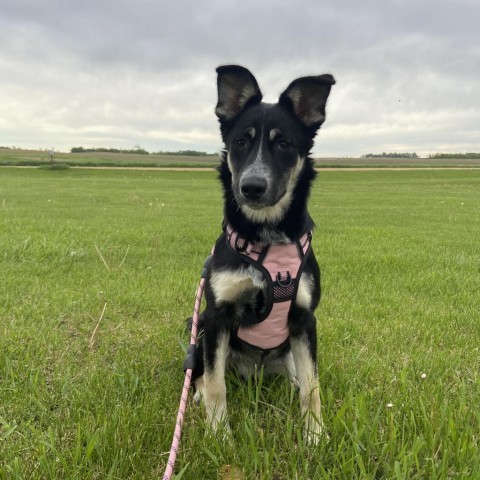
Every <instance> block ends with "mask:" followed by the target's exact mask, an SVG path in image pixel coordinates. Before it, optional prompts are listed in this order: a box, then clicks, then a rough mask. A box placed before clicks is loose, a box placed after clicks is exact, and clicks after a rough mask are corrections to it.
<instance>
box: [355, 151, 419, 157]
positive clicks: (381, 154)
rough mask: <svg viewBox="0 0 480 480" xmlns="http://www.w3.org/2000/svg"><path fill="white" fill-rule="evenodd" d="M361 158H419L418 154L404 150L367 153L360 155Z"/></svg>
mask: <svg viewBox="0 0 480 480" xmlns="http://www.w3.org/2000/svg"><path fill="white" fill-rule="evenodd" d="M362 158H419V157H418V155H417V154H416V153H415V152H413V153H409V152H405V153H393V152H391V153H387V152H383V153H367V154H366V155H362Z"/></svg>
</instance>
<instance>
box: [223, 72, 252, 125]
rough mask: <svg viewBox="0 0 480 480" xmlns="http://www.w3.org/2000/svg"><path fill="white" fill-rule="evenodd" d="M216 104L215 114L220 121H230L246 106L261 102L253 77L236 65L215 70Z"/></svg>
mask: <svg viewBox="0 0 480 480" xmlns="http://www.w3.org/2000/svg"><path fill="white" fill-rule="evenodd" d="M217 74H218V77H217V87H218V103H217V106H216V107H215V113H216V115H217V117H218V118H219V119H220V120H231V119H232V118H234V117H236V116H237V115H238V114H239V113H240V112H241V111H242V110H243V109H244V108H245V107H246V106H247V104H248V105H252V104H255V103H260V102H261V101H262V92H260V88H259V87H258V84H257V81H256V80H255V77H254V76H253V75H252V74H251V73H250V71H249V70H247V69H246V68H243V67H240V66H238V65H223V66H221V67H218V68H217Z"/></svg>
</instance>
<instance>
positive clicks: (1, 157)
mask: <svg viewBox="0 0 480 480" xmlns="http://www.w3.org/2000/svg"><path fill="white" fill-rule="evenodd" d="M218 161H219V160H218V157H217V156H205V157H194V156H176V155H141V154H131V153H57V154H56V157H55V162H56V163H61V164H62V163H63V164H67V165H71V166H84V167H88V166H94V167H114V166H116V167H215V166H216V165H218ZM49 164H50V158H49V156H48V154H47V153H46V152H43V151H36V150H7V149H0V166H1V165H11V166H15V165H16V166H41V165H49ZM316 164H317V167H320V168H322V167H339V168H352V167H480V159H478V158H472V159H461V160H459V159H429V158H418V159H408V158H336V157H327V158H317V159H316Z"/></svg>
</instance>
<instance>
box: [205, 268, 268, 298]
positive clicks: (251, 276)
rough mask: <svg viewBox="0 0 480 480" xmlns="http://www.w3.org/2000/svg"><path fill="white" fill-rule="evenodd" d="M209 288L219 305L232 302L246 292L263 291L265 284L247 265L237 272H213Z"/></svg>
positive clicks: (260, 275)
mask: <svg viewBox="0 0 480 480" xmlns="http://www.w3.org/2000/svg"><path fill="white" fill-rule="evenodd" d="M210 286H211V287H212V290H213V294H214V296H215V301H216V302H217V303H219V302H234V301H235V300H237V299H238V298H240V297H241V296H242V295H244V294H245V293H246V292H247V291H251V290H261V289H264V288H266V286H267V284H266V282H265V280H264V278H263V276H262V274H261V273H260V272H259V271H258V270H257V269H256V268H254V267H252V266H251V265H249V266H248V267H245V268H240V269H238V270H221V271H219V272H213V273H212V276H211V277H210Z"/></svg>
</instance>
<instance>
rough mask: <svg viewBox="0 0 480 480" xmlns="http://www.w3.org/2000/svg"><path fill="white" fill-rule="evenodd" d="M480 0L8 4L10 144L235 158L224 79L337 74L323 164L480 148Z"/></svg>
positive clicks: (5, 137)
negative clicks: (223, 134)
mask: <svg viewBox="0 0 480 480" xmlns="http://www.w3.org/2000/svg"><path fill="white" fill-rule="evenodd" d="M479 18H480V2H479V1H478V0H446V1H442V0H403V1H401V0H398V1H389V0H385V1H381V0H377V1H371V0H363V1H358V0H347V1H342V0H337V1H322V0H304V1H303V0H296V1H293V0H289V1H283V0H272V1H270V0H267V1H261V0H257V1H253V0H242V1H237V2H231V1H226V0H225V1H220V0H209V1H201V0H185V1H182V0H171V1H169V2H166V1H162V0H154V1H150V0H83V1H81V0H72V1H67V0H57V1H56V0H42V1H39V0H30V1H25V0H2V1H1V9H0V146H14V145H15V146H17V147H28V148H51V147H55V148H56V149H58V150H63V151H68V150H69V149H70V148H71V147H73V146H85V147H88V146H94V147H99V146H103V147H117V148H132V147H133V146H134V145H136V144H138V145H141V146H142V147H143V148H145V149H147V150H149V151H158V150H184V149H196V150H204V151H208V152H215V151H219V150H220V148H221V142H220V137H219V133H218V125H217V120H216V117H215V115H214V113H213V110H214V105H215V102H216V74H215V68H216V67H217V66H218V65H220V64H227V63H238V64H241V65H244V66H246V67H247V68H249V69H250V70H251V71H252V72H253V74H254V75H255V76H256V78H257V80H258V82H259V85H260V88H261V90H262V92H263V94H264V100H265V101H275V100H276V99H277V98H278V95H279V94H280V93H281V92H282V91H283V89H284V88H286V86H287V85H288V84H289V83H290V82H291V81H292V80H293V79H294V78H297V77H299V76H303V75H312V74H322V73H326V72H329V73H332V74H333V75H334V76H335V78H336V80H337V85H335V86H334V87H333V89H332V92H331V96H330V99H329V104H328V108H327V121H326V123H325V124H324V126H323V127H322V130H321V132H320V134H319V136H318V137H317V142H316V146H315V148H314V154H316V155H318V156H346V155H351V156H357V155H361V154H365V153H370V152H373V153H377V152H383V151H387V152H391V151H396V152H411V151H415V152H417V153H419V154H428V153H429V152H440V151H455V152H456V151H459V152H469V151H470V152H471V151H477V152H480V91H479V90H480V28H479V24H478V19H479Z"/></svg>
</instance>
